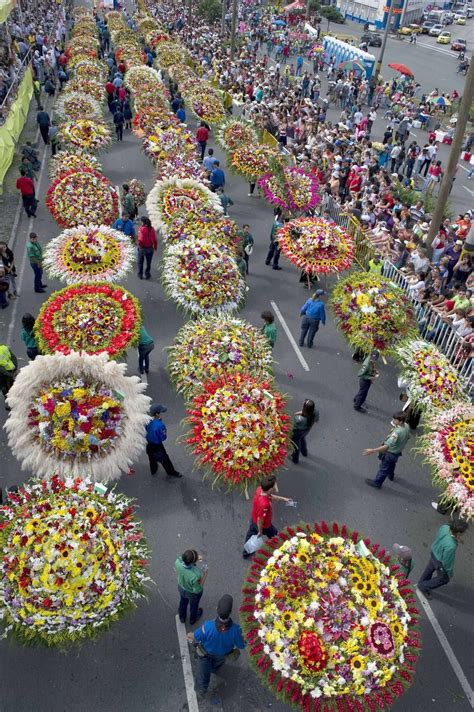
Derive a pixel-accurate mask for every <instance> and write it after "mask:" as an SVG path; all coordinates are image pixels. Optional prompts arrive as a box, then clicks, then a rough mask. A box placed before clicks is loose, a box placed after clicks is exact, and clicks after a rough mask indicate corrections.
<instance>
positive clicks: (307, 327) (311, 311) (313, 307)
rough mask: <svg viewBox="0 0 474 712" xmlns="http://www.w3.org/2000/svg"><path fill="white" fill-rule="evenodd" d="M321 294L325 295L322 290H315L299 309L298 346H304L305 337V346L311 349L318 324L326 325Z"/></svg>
mask: <svg viewBox="0 0 474 712" xmlns="http://www.w3.org/2000/svg"><path fill="white" fill-rule="evenodd" d="M323 294H326V292H325V291H324V289H317V290H316V291H315V293H314V294H313V296H312V297H310V298H309V299H308V300H307V301H306V302H305V303H304V304H303V306H302V307H301V311H300V315H301V316H302V317H303V319H302V321H301V334H300V344H299V345H300V346H304V341H305V338H306V337H307V345H308V348H309V349H311V348H312V347H313V341H314V336H315V334H316V332H317V330H318V329H319V324H320V322H322V323H323V324H325V323H326V311H325V309H324V302H322V301H321V297H322V296H323Z"/></svg>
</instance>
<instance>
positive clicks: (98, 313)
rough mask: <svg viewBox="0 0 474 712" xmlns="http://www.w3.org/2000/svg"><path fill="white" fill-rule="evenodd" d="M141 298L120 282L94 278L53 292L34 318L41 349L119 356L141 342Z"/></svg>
mask: <svg viewBox="0 0 474 712" xmlns="http://www.w3.org/2000/svg"><path fill="white" fill-rule="evenodd" d="M141 321H142V319H141V310H140V304H139V302H138V300H137V299H136V298H135V297H134V296H133V295H132V294H130V292H127V291H126V290H125V289H123V288H122V287H119V286H118V285H117V284H107V283H106V282H91V283H89V284H79V285H72V286H70V287H66V288H65V289H61V290H59V291H57V292H54V293H53V294H52V295H51V296H50V297H49V299H47V300H46V301H45V302H44V304H43V305H42V307H41V309H40V311H39V314H38V318H37V319H36V322H35V336H36V341H37V343H38V348H39V350H40V352H41V353H44V354H50V353H62V354H69V353H71V351H80V352H85V353H88V354H92V355H94V354H100V353H107V354H108V355H109V356H111V357H114V358H118V357H119V356H121V355H122V354H123V353H124V351H126V350H127V349H128V348H130V347H131V346H134V345H135V344H136V343H137V342H138V338H139V332H140V326H141Z"/></svg>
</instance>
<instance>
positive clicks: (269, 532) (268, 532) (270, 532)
mask: <svg viewBox="0 0 474 712" xmlns="http://www.w3.org/2000/svg"><path fill="white" fill-rule="evenodd" d="M262 533H263V534H265V536H267V537H268V538H269V539H271V538H272V536H276V535H277V534H278V529H277V528H276V527H274V526H273V524H270V526H269V527H264V528H263V529H262ZM254 534H258V527H257V525H256V524H255V522H254V521H253V519H251V520H250V524H249V528H248V529H247V534H246V535H245V541H244V544H245V542H246V541H248V540H249V539H250V537H251V536H253V535H254ZM242 556H243V557H244V559H248V558H250V557H251V556H253V554H249V553H248V552H247V551H245V549H244V551H243V552H242Z"/></svg>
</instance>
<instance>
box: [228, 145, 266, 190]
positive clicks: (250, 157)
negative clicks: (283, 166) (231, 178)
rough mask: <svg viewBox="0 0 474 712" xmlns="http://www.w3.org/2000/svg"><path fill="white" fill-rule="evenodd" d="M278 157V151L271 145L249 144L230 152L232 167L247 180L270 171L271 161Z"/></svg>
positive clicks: (252, 179)
mask: <svg viewBox="0 0 474 712" xmlns="http://www.w3.org/2000/svg"><path fill="white" fill-rule="evenodd" d="M277 158H278V151H276V150H275V149H274V148H270V147H269V146H263V145H258V144H248V145H243V146H238V147H237V148H236V149H235V150H234V151H231V152H230V163H231V166H232V168H233V169H234V170H235V171H236V172H237V173H239V174H240V175H241V176H242V177H243V178H245V180H247V181H250V182H252V181H255V180H257V178H259V177H260V176H261V175H263V174H264V173H268V172H269V171H270V162H271V161H272V160H275V159H277Z"/></svg>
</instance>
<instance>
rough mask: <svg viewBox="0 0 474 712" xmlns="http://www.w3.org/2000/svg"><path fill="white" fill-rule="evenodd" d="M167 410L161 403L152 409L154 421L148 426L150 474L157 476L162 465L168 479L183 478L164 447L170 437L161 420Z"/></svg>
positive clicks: (147, 439)
mask: <svg viewBox="0 0 474 712" xmlns="http://www.w3.org/2000/svg"><path fill="white" fill-rule="evenodd" d="M167 410H168V409H167V408H166V406H164V405H161V404H160V403H154V404H153V405H152V406H151V408H150V415H151V416H152V420H150V422H149V423H148V425H147V426H146V442H147V445H146V454H147V455H148V461H149V463H150V472H151V474H152V475H156V473H157V472H158V465H159V464H160V465H162V466H163V469H164V471H165V472H166V474H167V475H168V477H182V476H183V475H182V474H181V473H180V472H178V471H177V470H175V468H174V465H173V463H172V462H171V460H170V457H169V455H168V453H167V452H166V450H165V446H164V445H163V443H164V441H165V440H166V438H167V437H168V435H167V432H166V425H165V424H164V423H163V421H162V419H161V414H162V413H166V411H167Z"/></svg>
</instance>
